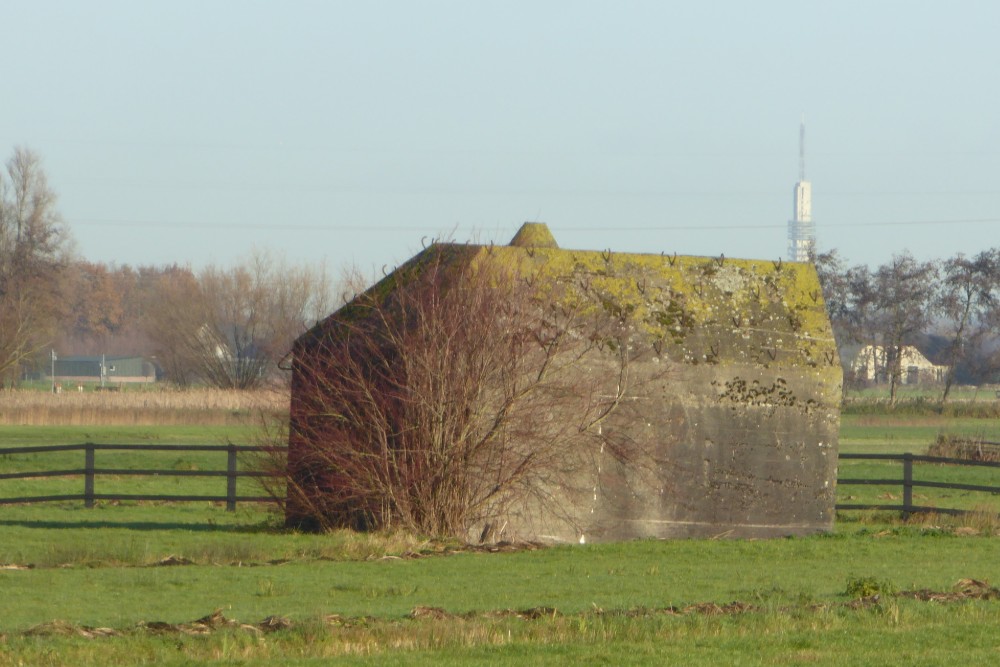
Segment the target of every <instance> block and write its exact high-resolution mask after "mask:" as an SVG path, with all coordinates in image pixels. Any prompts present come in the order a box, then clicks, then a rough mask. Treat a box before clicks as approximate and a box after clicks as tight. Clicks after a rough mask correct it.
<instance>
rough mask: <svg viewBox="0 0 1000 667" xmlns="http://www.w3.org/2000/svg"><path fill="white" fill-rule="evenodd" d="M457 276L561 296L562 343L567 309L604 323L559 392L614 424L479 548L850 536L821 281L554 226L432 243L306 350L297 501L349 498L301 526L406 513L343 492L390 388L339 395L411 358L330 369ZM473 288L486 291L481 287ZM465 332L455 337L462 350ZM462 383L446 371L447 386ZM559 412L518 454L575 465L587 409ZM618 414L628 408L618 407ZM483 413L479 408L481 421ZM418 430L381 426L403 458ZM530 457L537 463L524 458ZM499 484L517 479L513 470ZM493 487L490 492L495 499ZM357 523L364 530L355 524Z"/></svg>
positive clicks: (576, 333)
mask: <svg viewBox="0 0 1000 667" xmlns="http://www.w3.org/2000/svg"><path fill="white" fill-rule="evenodd" d="M439 264H444V265H447V266H456V267H460V268H462V267H464V268H466V269H467V268H468V267H476V266H478V267H502V268H501V270H500V271H499V272H498V273H496V274H495V275H500V276H504V277H505V278H502V279H498V278H496V277H494V278H492V279H491V280H492V281H493V282H494V283H497V282H498V281H499V280H510V281H511V282H512V284H514V283H516V284H526V285H532V286H533V288H534V289H536V290H537V289H541V290H542V291H544V292H545V294H546V295H547V297H546V298H547V299H548V301H547V302H546V303H545V304H544V306H539V307H538V311H539V312H542V311H544V313H547V314H544V317H543V319H544V320H545V322H546V324H545V325H544V326H550V327H552V328H555V325H554V324H552V322H554V321H555V320H556V319H558V318H560V317H563V316H565V314H566V313H567V312H570V313H584V314H585V317H583V318H580V319H572V318H569V319H572V322H573V324H570V325H569V327H568V329H569V333H568V335H567V336H566V337H564V338H562V339H561V340H574V341H577V342H581V343H584V344H585V343H586V342H587V341H591V342H594V343H596V344H595V345H593V346H591V347H587V348H586V350H585V352H582V353H580V354H579V355H578V356H577V357H575V358H574V359H575V361H574V364H573V365H568V364H567V365H565V366H562V367H561V368H568V369H569V370H568V371H567V372H568V373H569V374H570V377H572V378H573V379H574V383H573V384H572V387H571V389H570V390H566V391H563V392H562V394H560V395H566V396H570V395H571V396H572V397H574V399H576V398H579V396H580V395H582V394H587V395H588V396H596V397H598V399H595V401H596V402H591V403H590V404H588V405H587V406H585V407H584V408H583V409H582V411H583V412H586V410H587V409H593V408H595V406H596V411H597V412H599V413H600V415H599V417H598V418H595V419H593V420H589V421H588V420H584V421H586V423H585V424H584V426H583V427H580V428H579V429H578V432H581V433H582V432H583V431H584V430H587V433H588V434H590V435H594V436H595V437H596V438H598V439H599V442H600V446H599V447H595V448H594V449H593V450H586V449H585V448H584V447H585V446H584V445H582V444H581V445H580V446H579V447H578V448H576V449H568V450H565V452H564V455H562V457H561V458H560V459H559V460H557V461H555V462H554V463H553V465H554V466H555V468H557V469H558V475H556V474H555V473H553V475H551V476H548V477H546V476H545V475H540V476H539V477H538V478H537V484H538V485H537V486H535V487H532V488H530V489H527V490H526V491H525V493H524V497H523V498H520V499H519V500H520V501H521V502H515V503H507V504H499V505H495V506H494V507H495V508H500V509H498V510H496V512H495V513H494V514H493V515H491V514H490V512H489V511H484V512H482V513H481V514H479V515H477V516H476V518H475V520H476V522H475V523H474V524H473V525H468V526H466V527H465V528H466V537H468V538H470V539H476V538H479V537H483V538H492V539H524V540H541V541H555V542H591V541H609V540H623V539H632V538H643V537H658V538H671V537H693V536H726V537H767V536H779V535H801V534H808V533H814V532H819V531H825V530H829V529H831V527H832V524H833V517H834V487H835V483H836V466H837V437H838V430H839V421H840V415H839V404H840V394H841V382H842V370H841V365H840V361H839V358H838V355H837V349H836V345H835V343H834V339H833V335H832V331H831V326H830V322H829V319H828V317H827V314H826V310H825V305H824V301H823V297H822V294H821V291H820V286H819V281H818V278H817V275H816V272H815V270H814V268H813V267H812V265H810V264H806V263H796V262H781V261H770V260H764V261H758V260H746V259H731V258H727V257H718V258H706V257H690V256H677V255H666V254H627V253H617V252H613V251H610V250H606V251H583V250H566V249H561V248H559V247H558V245H557V244H556V242H555V240H554V238H553V237H552V235H551V233H550V232H549V230H548V228H547V227H545V226H544V225H542V224H540V223H526V224H525V226H524V227H522V228H521V230H520V231H519V232H518V233H517V235H516V236H515V237H514V239H513V241H512V242H511V245H509V246H492V245H490V246H487V245H464V244H448V243H435V244H432V245H430V246H429V247H427V248H426V249H425V250H423V251H422V252H421V253H419V254H418V255H417V256H416V257H414V258H413V259H411V260H410V261H409V262H407V263H406V264H404V265H403V266H402V267H399V268H398V269H397V270H396V271H395V272H393V273H390V274H389V275H388V276H387V277H386V278H385V279H384V280H382V281H380V282H379V283H378V284H376V285H375V286H374V287H372V288H370V289H369V290H368V291H367V292H365V293H364V294H362V295H360V296H358V297H356V298H355V299H354V300H353V301H352V302H349V303H348V304H347V305H345V306H344V307H343V308H341V309H340V310H338V311H337V312H335V313H333V314H332V315H330V316H329V317H328V318H327V319H325V320H324V321H322V322H320V323H319V324H317V325H316V327H314V328H313V329H312V330H310V331H309V332H307V333H306V334H305V335H303V336H302V337H301V338H300V339H299V340H298V341H296V344H295V347H294V349H293V380H292V407H291V432H290V440H289V456H288V466H289V477H290V480H291V486H292V487H295V488H297V489H309V490H310V491H311V494H312V495H310V496H309V498H311V499H312V500H313V501H315V499H316V498H317V497H322V496H323V494H330V495H331V497H335V498H336V502H333V503H331V504H328V505H324V504H323V503H322V502H319V503H317V502H309V501H307V500H306V499H304V496H302V495H301V494H299V493H295V494H293V493H292V492H290V493H289V497H288V502H287V504H286V521H287V522H288V523H289V524H290V525H299V526H316V525H330V523H331V521H329V520H328V519H329V518H330V517H329V516H322V515H323V513H324V512H331V513H333V514H334V515H335V517H334V520H333V521H332V523H334V524H337V523H338V521H339V522H340V523H342V524H351V525H361V526H371V525H386V524H387V523H389V520H388V519H386V520H385V521H383V522H379V521H353V522H352V521H345V520H344V519H343V517H350V516H354V517H357V516H368V517H370V516H373V515H374V514H377V513H378V511H379V510H378V508H377V507H374V504H375V503H377V502H379V501H381V502H382V503H383V504H384V505H389V504H391V503H399V502H401V501H400V500H399V499H398V498H389V497H383V498H381V499H375V500H374V501H373V500H372V499H371V498H367V499H366V498H362V497H361V496H360V495H359V494H354V493H352V492H350V491H349V490H348V491H344V489H350V488H354V487H353V486H351V485H352V483H353V482H354V481H355V480H353V479H352V478H351V475H352V473H349V472H345V470H343V469H339V468H338V466H339V465H341V464H340V463H338V461H340V462H342V461H344V460H345V459H343V458H342V457H341V458H338V455H337V453H338V452H339V451H340V449H341V448H342V447H344V444H343V443H344V442H346V440H345V438H347V437H354V436H356V435H357V434H358V433H360V432H361V431H363V430H364V429H365V428H366V426H365V425H364V424H361V423H360V421H361V420H360V419H358V418H356V417H352V415H359V414H369V413H364V412H363V411H359V410H358V405H359V404H360V402H363V401H368V400H370V399H371V398H372V396H373V395H374V394H376V393H377V391H369V390H368V388H367V387H366V392H361V393H363V394H364V395H365V398H363V399H362V398H359V397H358V392H354V393H353V394H349V393H345V392H344V391H341V390H337V391H334V389H333V387H334V386H335V385H336V382H335V381H332V380H331V378H334V377H335V376H338V374H343V373H347V372H348V367H350V369H351V370H350V372H356V373H357V374H358V377H362V376H364V377H378V378H383V377H385V376H386V374H391V372H392V368H391V366H392V365H393V364H396V363H400V364H401V363H404V362H405V361H406V360H405V359H402V358H399V357H398V355H397V357H394V358H393V359H394V361H392V362H391V363H390V362H386V361H385V360H384V358H379V359H375V358H374V357H373V356H371V350H373V349H375V348H366V350H367V352H366V353H365V354H357V353H354V352H356V350H355V351H354V352H352V353H349V354H345V355H342V356H340V357H337V358H333V357H330V356H329V355H331V354H332V353H331V352H330V350H333V349H336V348H337V345H341V346H342V347H343V345H347V344H348V343H347V341H349V340H352V337H356V336H357V332H358V331H359V329H358V327H357V326H356V322H357V321H358V319H359V317H361V316H360V315H359V314H358V312H359V309H360V306H359V303H360V302H361V301H363V300H365V299H367V301H366V302H367V303H385V302H391V301H393V300H394V299H396V300H397V303H404V301H401V300H399V299H398V296H399V295H400V294H401V293H402V292H403V291H404V290H407V289H408V285H409V284H410V282H409V281H413V280H416V279H417V278H419V276H421V275H422V273H426V272H428V271H430V268H428V267H432V266H436V265H439ZM454 275H459V276H462V277H463V278H462V279H463V280H467V279H468V278H467V277H468V276H469V275H472V274H470V273H468V272H465V273H463V272H461V271H457V272H456V273H455V274H454ZM507 293H512V292H504V294H507ZM421 313H422V311H421ZM421 313H414V312H411V310H407V309H406V308H401V309H399V310H398V312H397V314H398V315H399V320H400V321H401V322H403V325H402V326H403V327H404V328H405V327H415V326H419V323H420V320H421V317H422V314H421ZM478 313H479V311H477V310H475V309H473V308H470V310H469V315H468V318H469V319H468V320H467V321H468V326H469V327H471V328H473V329H474V330H475V331H477V332H478V331H480V330H481V320H482V317H481V316H478ZM503 317H505V318H508V319H507V320H504V326H505V327H507V328H508V329H510V330H511V331H514V330H516V326H515V323H514V316H513V315H510V313H509V312H508V313H507V314H505V315H504V316H503ZM370 319H371V318H369V320H370ZM569 319H568V320H567V321H569ZM380 321H382V322H384V321H386V320H385V319H384V318H383V319H382V320H380ZM371 326H373V327H376V328H377V327H378V326H382V325H381V324H373V325H371ZM544 326H543V328H544ZM501 328H502V327H501ZM482 330H483V331H485V329H482ZM369 331H370V330H369ZM597 331H601V332H608V331H613V332H614V333H611V334H608V333H600V334H595V333H594V332H597ZM461 333H462V331H461V329H456V330H454V335H455V336H456V338H460V337H461ZM398 335H400V334H397V333H393V336H397V337H398ZM477 335H478V334H477ZM533 335H534V336H535V337H536V338H538V337H539V335H538V334H537V333H536V334H533ZM513 337H514V334H512V338H513ZM385 338H389V336H386V337H385ZM555 339H556V336H555V335H553V336H552V337H551V338H549V339H546V340H555ZM473 342H474V341H473ZM512 344H513V342H512ZM505 345H506V343H504V344H502V345H492V348H503V347H505ZM345 349H348V350H349V351H350V348H345ZM487 353H492V352H491V350H490V349H488V350H484V352H483V354H487ZM366 364H367V368H366ZM380 364H381V366H380ZM463 364H467V362H465V361H460V360H459V358H458V357H456V359H455V362H454V364H452V365H450V366H454V367H459V366H460V367H462V368H463V369H464V368H465V367H466V366H465V365H463ZM453 370H454V368H452V367H449V366H445V367H442V370H441V372H442V373H449V372H452V371H453ZM463 372H465V373H468V371H463ZM522 375H523V371H522ZM516 379H517V378H516V377H515V380H516ZM510 384H512V385H516V384H517V382H516V381H514V380H512V381H510ZM567 386H570V385H567ZM581 387H586V388H587V391H583V390H581V389H580V388H581ZM502 390H503V388H502V387H497V388H496V392H501V391H502ZM394 391H396V392H397V393H399V391H400V390H399V388H398V387H396V388H395V389H394ZM486 393H489V392H486ZM554 393H558V392H549V393H542V394H541V396H543V397H551V396H552V395H554ZM600 397H605V403H603V404H601V403H600ZM456 400H458V399H456ZM540 402H542V401H539V400H535V401H534V402H533V403H532V404H531V406H529V407H528V408H527V410H528V411H526V412H525V413H524V414H526V415H533V418H537V419H535V420H534V421H532V419H526V420H525V423H519V424H512V425H511V424H505V425H504V427H503V430H504V431H505V432H510V433H513V434H515V435H512V436H511V438H512V440H515V441H516V439H517V435H516V434H518V433H524V434H527V435H525V437H533V438H534V440H531V442H532V443H533V444H532V445H530V446H528V449H531V448H532V447H536V446H537V447H539V449H538V452H539V456H541V453H542V452H548V453H551V452H552V451H556V450H551V449H544V448H545V447H547V445H546V444H545V443H548V442H550V440H546V439H545V437H548V436H550V435H551V434H552V433H556V432H564V431H571V430H573V428H576V427H573V428H569V429H564V426H565V425H566V423H568V422H573V421H574V420H578V421H579V417H578V415H576V414H574V410H572V409H570V410H561V409H559V408H558V407H555V408H552V409H548V410H547V412H545V413H544V414H542V415H541V416H539V415H540V413H538V412H537V404H538V403H540ZM609 406H613V407H614V408H615V409H605V408H606V407H609ZM477 409H478V408H477ZM504 409H505V410H506V409H507V407H505V408H504ZM531 409H535V410H536V412H530V410H531ZM474 411H475V410H473V412H474ZM469 412H470V410H469V408H466V409H465V415H466V416H468V414H469ZM501 412H502V411H501ZM491 414H494V415H495V414H501V413H500V412H497V413H491ZM504 414H505V415H507V416H509V415H508V414H507V413H504ZM498 423H499V422H498ZM540 423H545V424H546V425H545V426H544V427H539V426H538V424H540ZM417 426H419V425H414V424H410V423H392V422H391V420H390V421H387V422H385V423H384V424H381V426H380V427H382V429H383V430H384V431H386V432H389V435H387V436H385V437H384V438H383V439H382V440H380V441H379V442H380V443H381V445H380V446H381V448H382V449H392V448H394V447H396V448H398V449H400V451H402V447H403V446H402V445H399V444H397V443H399V442H402V441H404V440H405V438H406V432H407V430H408V429H410V428H416V427H417ZM539 428H542V436H544V437H539ZM532 429H534V430H532ZM352 434H353V435H352ZM368 436H370V434H366V437H368ZM368 442H375V441H374V440H369V441H368ZM580 442H583V441H582V440H581V441H580ZM535 443H537V444H535ZM512 447H515V448H516V443H515V444H514V445H512ZM470 451H471V450H470ZM505 451H506V450H505ZM511 451H514V450H511ZM367 453H368V454H372V455H374V454H375V453H376V452H375V451H374V450H372V451H370V452H367ZM477 455H479V454H475V453H473V454H470V455H469V456H470V457H473V456H477ZM407 456H409V454H407ZM498 458H501V459H502V458H503V456H499V457H498ZM531 458H532V455H531V452H529V453H528V454H527V455H526V456H524V458H523V459H519V460H520V461H522V462H527V461H529V460H531ZM496 465H497V466H500V467H502V466H503V463H502V462H501V463H498V464H496ZM483 469H484V470H485V469H486V468H483ZM489 471H490V472H489V475H494V474H496V475H500V469H499V468H489ZM484 476H485V475H484ZM505 479H507V478H505ZM481 481H482V482H483V484H484V485H485V486H486V487H489V485H490V484H491V483H492V482H491V481H490V480H481ZM497 486H499V484H498V485H497ZM366 503H367V504H366ZM352 507H353V508H354V509H357V510H358V512H359V513H356V514H351V509H352ZM345 510H346V512H345ZM337 517H340V518H337Z"/></svg>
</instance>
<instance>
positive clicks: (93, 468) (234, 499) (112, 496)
mask: <svg viewBox="0 0 1000 667" xmlns="http://www.w3.org/2000/svg"><path fill="white" fill-rule="evenodd" d="M110 450H119V451H124V450H127V451H129V452H137V451H147V452H151V451H156V452H218V453H220V454H222V453H225V455H226V469H225V470H221V469H220V470H159V469H157V470H152V469H134V468H98V467H97V465H96V458H97V457H96V454H97V452H98V451H110ZM72 451H83V453H84V454H83V458H84V460H83V467H82V468H76V469H69V470H35V471H30V472H15V473H0V480H4V479H31V478H39V477H65V476H71V475H82V476H83V493H75V494H62V495H48V496H22V497H18V498H0V505H10V504H14V503H37V502H45V501H53V500H82V501H83V502H84V505H85V506H86V507H93V506H94V502H95V501H97V500H163V501H210V502H225V503H226V509H227V510H229V511H234V510H235V509H236V503H251V502H272V501H273V500H274V499H273V498H272V497H270V496H240V495H237V494H236V480H237V479H239V478H240V477H280V476H281V473H280V472H266V471H260V470H239V469H238V465H237V463H238V461H237V457H238V455H239V454H242V453H246V452H284V451H287V448H285V447H255V446H249V445H105V444H96V443H92V442H87V443H83V444H79V445H42V446H37V447H5V448H0V456H7V455H11V454H35V453H42V452H72ZM220 458H221V457H220ZM100 475H142V476H164V477H225V478H226V494H225V495H183V494H174V495H171V494H122V493H97V492H96V491H95V490H94V482H95V478H97V477H98V476H100Z"/></svg>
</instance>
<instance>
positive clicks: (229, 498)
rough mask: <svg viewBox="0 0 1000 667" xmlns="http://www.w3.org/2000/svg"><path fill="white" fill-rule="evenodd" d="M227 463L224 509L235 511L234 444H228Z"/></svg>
mask: <svg viewBox="0 0 1000 667" xmlns="http://www.w3.org/2000/svg"><path fill="white" fill-rule="evenodd" d="M228 454H229V464H228V466H227V467H226V511H227V512H235V511H236V445H232V444H231V445H229V451H228Z"/></svg>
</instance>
